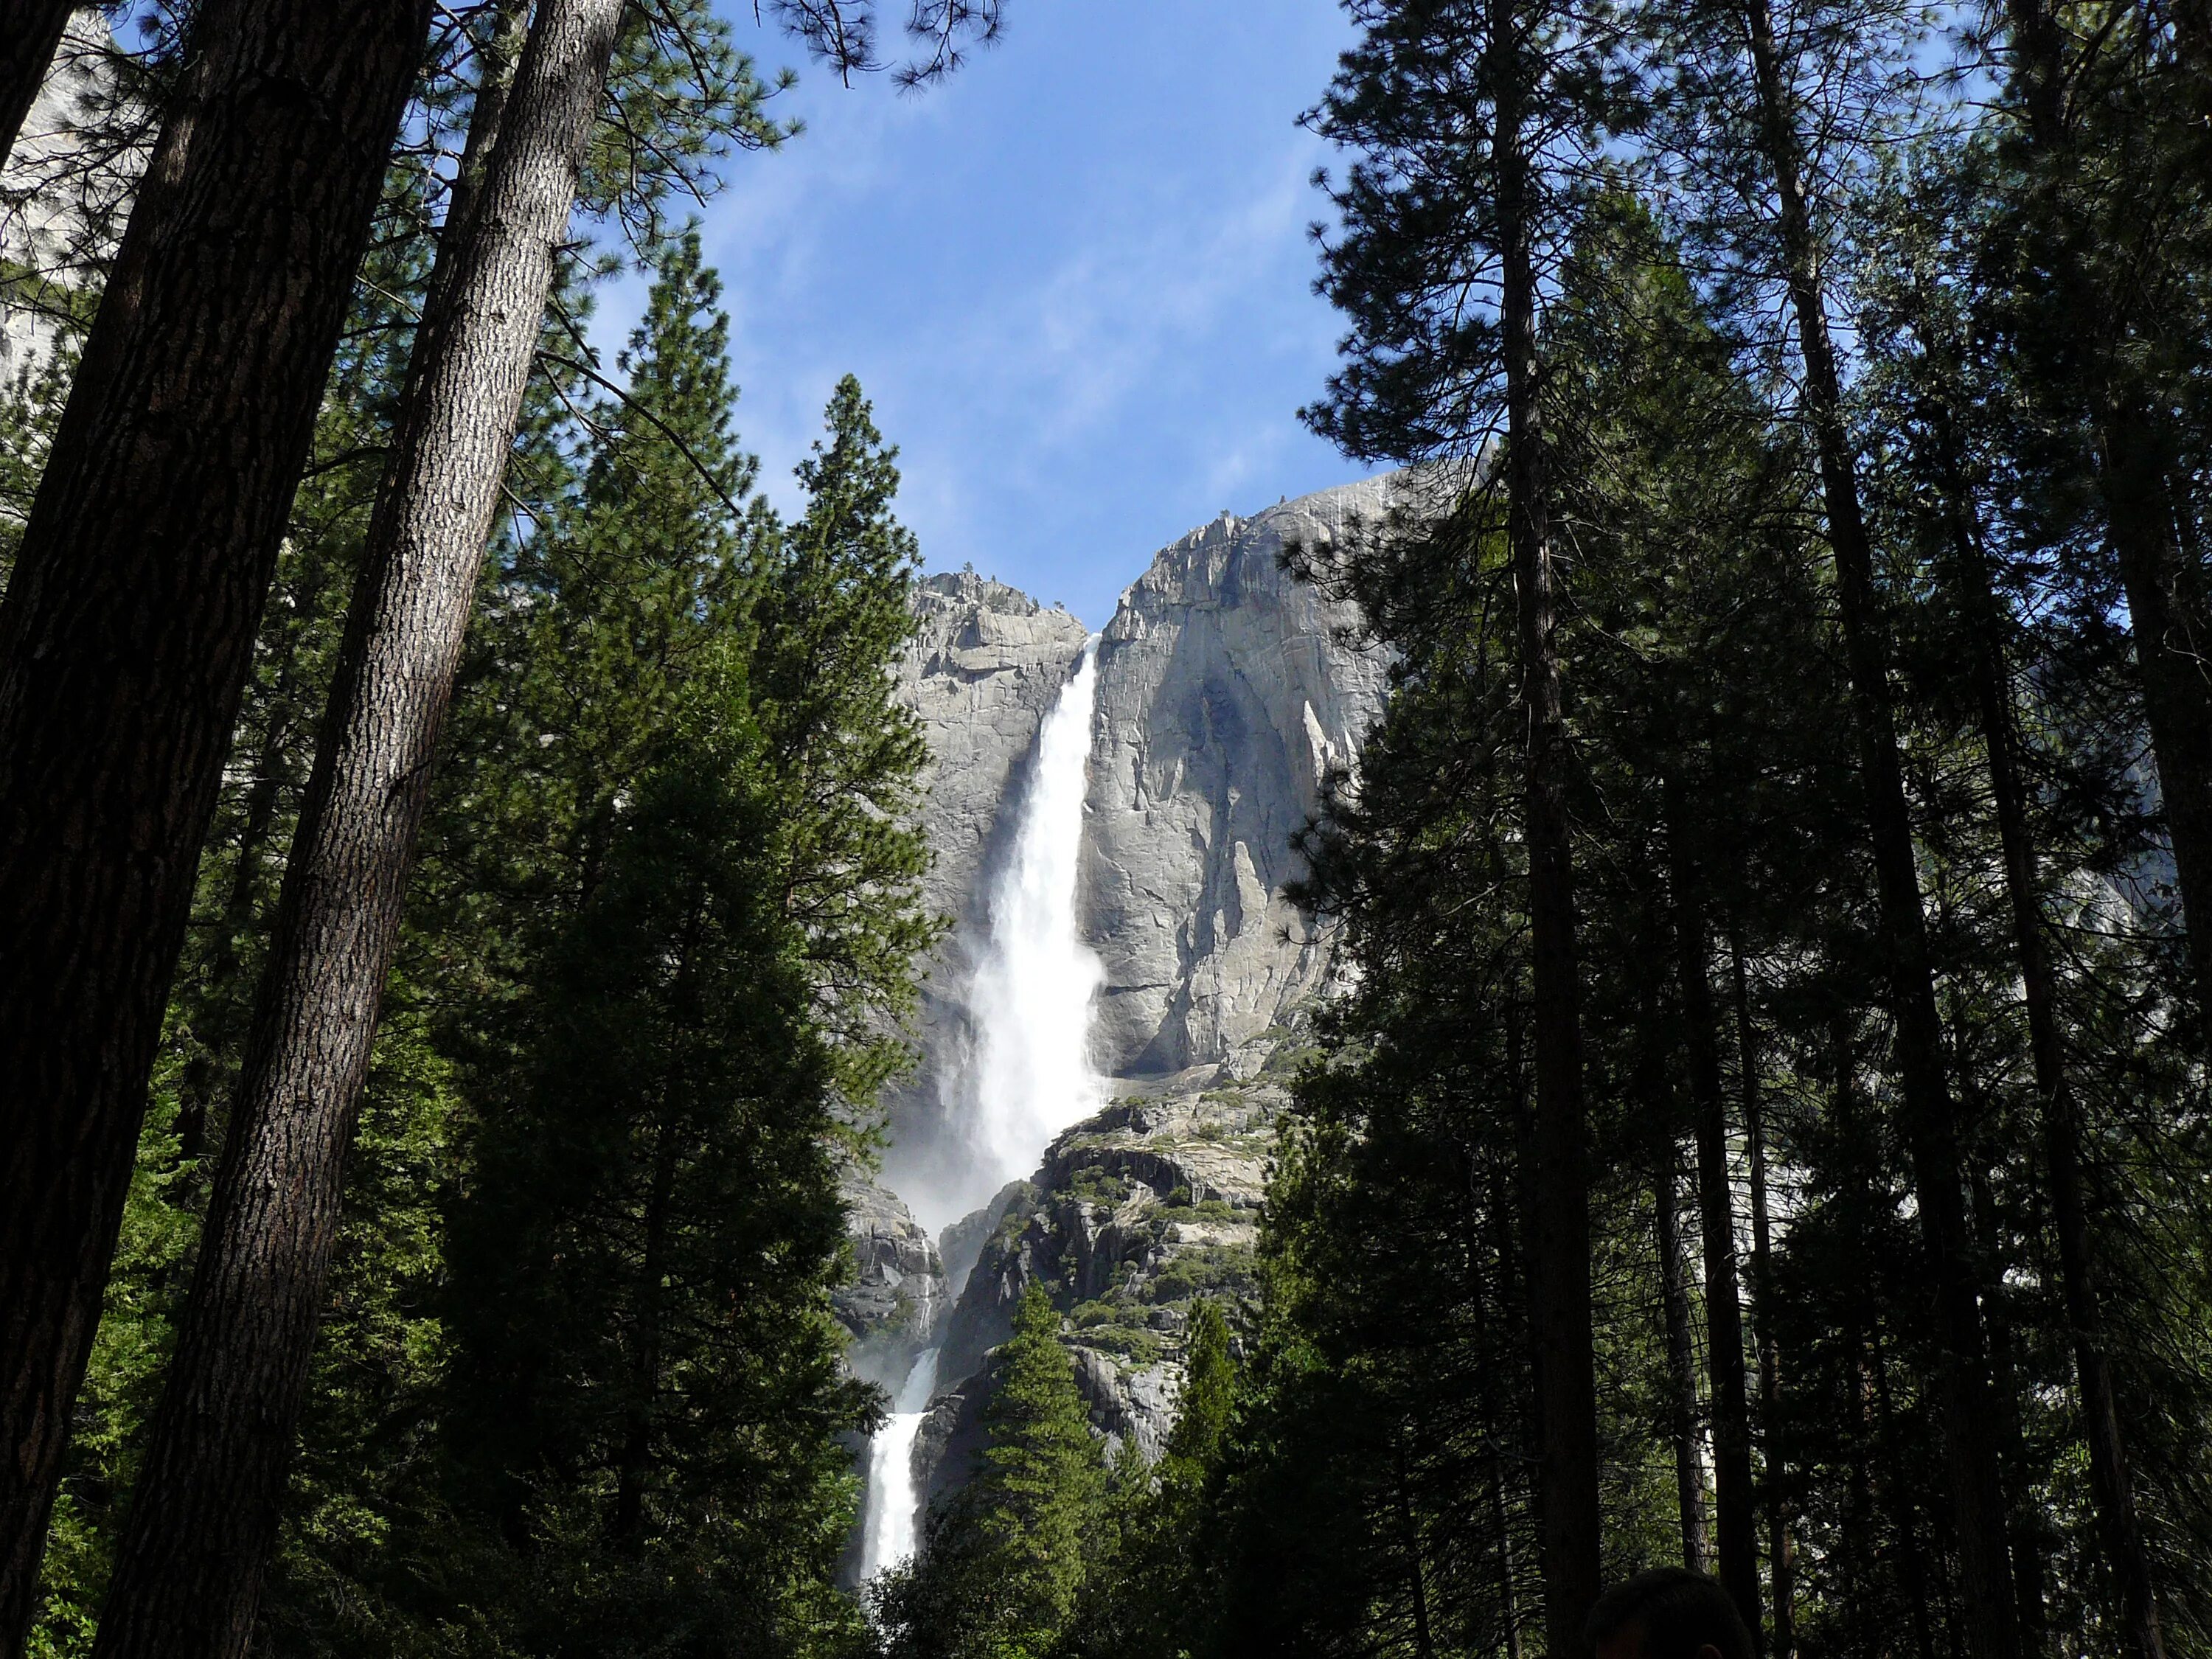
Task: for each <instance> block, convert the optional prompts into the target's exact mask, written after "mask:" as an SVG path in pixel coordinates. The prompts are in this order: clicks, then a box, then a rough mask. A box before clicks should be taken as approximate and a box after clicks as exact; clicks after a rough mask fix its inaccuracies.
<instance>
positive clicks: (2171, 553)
mask: <svg viewBox="0 0 2212 1659" xmlns="http://www.w3.org/2000/svg"><path fill="white" fill-rule="evenodd" d="M2005 13H2006V16H2007V18H2008V21H2009V23H2010V27H2011V34H2012V46H2013V52H2014V57H2015V64H2014V70H2015V77H2014V78H2015V86H2016V87H2017V88H2018V90H2019V93H2020V96H2021V106H2022V108H2023V109H2024V110H2025V112H2026V113H2027V131H2028V137H2029V140H2030V142H2031V143H2032V145H2033V150H2034V152H2035V154H2036V155H2037V156H2038V157H2039V159H2041V160H2043V161H2045V162H2046V163H2047V164H2049V166H2050V167H2051V168H2052V170H2053V173H2054V175H2055V176H2054V177H2053V178H2052V179H2050V180H2049V181H2047V185H2048V188H2050V190H2051V197H2052V204H2053V210H2054V212H2055V215H2056V222H2055V223H2052V224H2051V225H2049V226H2048V227H2047V228H2048V230H2049V232H2050V235H2049V241H2050V244H2051V246H2050V247H2049V248H2048V251H2047V258H2046V264H2047V268H2048V270H2049V271H2050V273H2051V283H2052V285H2053V288H2054V289H2055V295H2054V297H2055V298H2056V299H2057V306H2056V307H2055V311H2056V314H2057V319H2059V326H2061V327H2062V328H2064V329H2067V330H2068V331H2069V332H2070V333H2071V335H2072V339H2071V340H2070V342H2069V343H2070V345H2071V347H2072V356H2073V360H2074V362H2075V365H2076V370H2075V372H2076V373H2077V374H2079V375H2080V377H2081V382H2082V384H2081V400H2082V403H2083V404H2084V406H2085V407H2086V409H2087V413H2088V414H2089V416H2090V418H2091V420H2092V422H2093V425H2094V427H2095V430H2096V435H2097V460H2098V466H2097V494H2098V498H2099V501H2100V503H2101V504H2102V506H2103V507H2104V509H2105V526H2106V536H2107V538H2108V539H2109V542H2110V545H2111V548H2112V556H2113V562H2114V563H2115V565H2116V566H2117V567H2118V572H2119V577H2120V586H2121V591H2122V592H2124V594H2125V595H2126V596H2127V602H2128V620H2129V631H2130V635H2131V636H2132V637H2133V639H2134V641H2135V647H2136V677H2137V678H2138V680H2139V682H2140V684H2141V686H2142V700H2143V719H2144V722H2145V724H2146V725H2148V726H2149V728H2150V740H2151V750H2152V753H2153V755H2154V757H2155V758H2156V760H2157V763H2158V781H2159V793H2160V799H2161V801H2162V803H2163V805H2164V807H2165V812H2166V833H2167V836H2168V837H2169V839H2170V840H2171V842H2172V848H2173V865H2174V876H2175V882H2176V884H2177V885H2178V886H2179V888H2180V890H2181V910H2182V921H2183V926H2184V928H2185V933H2186V938H2187V945H2188V950H2189V962H2190V968H2191V972H2192V974H2193V975H2194V976H2195V978H2196V981H2197V987H2196V988H2197V1008H2198V1014H2199V1017H2200V1018H2201V1020H2202V1022H2203V1026H2204V1029H2205V1030H2206V1032H2207V1034H2208V1036H2212V605H2208V599H2207V595H2206V593H2205V592H2204V589H2203V583H2204V580H2205V577H2204V574H2203V572H2202V571H2201V570H2200V571H2197V572H2195V573H2193V574H2192V572H2191V565H2192V563H2194V562H2195V561H2193V560H2192V559H2191V557H2190V556H2188V554H2187V553H2186V552H2185V550H2184V549H2183V548H2182V546H2181V544H2180V542H2179V538H2177V536H2176V535H2175V533H2174V523H2173V515H2172V508H2171V506H2170V503H2169V498H2168V481H2169V477H2170V475H2171V473H2172V471H2174V470H2175V469H2176V466H2177V456H2176V453H2175V446H2174V436H2173V434H2172V432H2171V430H2170V429H2168V428H2167V426H2166V422H2162V421H2160V419H2159V418H2157V417H2156V416H2154V415H2153V414H2152V412H2151V404H2150V401H2149V399H2148V398H2146V397H2145V396H2144V395H2143V393H2142V392H2141V391H2139V390H2137V389H2136V388H2134V387H2132V386H2130V384H2129V371H2128V368H2127V367H2126V365H2125V364H2124V362H2122V361H2121V360H2120V352H2119V351H2117V350H2116V349H2115V348H2114V344H2113V343H2112V341H2111V340H2110V339H2108V338H2107V337H2106V331H2108V330H2110V329H2111V328H2112V321H2111V319H2112V317H2113V315H2114V313H2115V309H2116V307H2117V305H2118V301H2116V299H2115V298H2114V296H2113V295H2111V294H2109V293H2106V292H2105V291H2104V289H2103V288H2102V287H2101V286H2100V284H2099V283H2096V282H2095V281H2094V280H2093V278H2092V277H2091V276H2090V273H2089V271H2088V270H2087V266H2086V264H2085V263H2084V254H2083V250H2082V246H2081V241H2082V238H2083V236H2084V234H2085V233H2086V227H2083V226H2081V225H2080V224H2078V223H2075V222H2074V218H2073V213H2072V210H2071V209H2070V208H2069V206H2068V198H2069V196H2070V195H2071V194H2072V192H2073V191H2075V190H2077V189H2080V188H2081V184H2080V182H2079V181H2078V180H2077V179H2075V177H2074V176H2073V174H2074V162H2075V152H2076V146H2077V144H2078V142H2079V134H2078V132H2077V131H2076V130H2075V127H2074V125H2073V124H2072V123H2071V121H2070V120H2069V118H2068V115H2067V112H2066V91H2065V88H2066V85H2067V67H2066V55H2065V54H2066V47H2065V33H2064V30H2063V27H2062V25H2061V24H2060V22H2059V20H2058V17H2057V14H2056V13H2055V12H2054V11H2053V10H2052V9H2051V7H2050V6H2049V4H2047V3H2046V0H2007V5H2006V7H2005ZM2176 17H2177V19H2178V20H2179V21H2181V23H2182V25H2183V27H2181V28H2180V30H2179V36H2178V38H2179V40H2181V41H2182V42H2183V43H2184V45H2185V46H2186V45H2187V43H2189V42H2190V41H2191V40H2193V39H2197V38H2200V37H2199V36H2198V35H2197V33H2193V32H2192V29H2191V27H2190V26H2189V25H2190V22H2191V19H2192V18H2193V19H2194V21H2195V23H2196V27H2197V30H2201V29H2202V27H2203V21H2202V13H2201V11H2197V12H2192V11H2191V9H2190V8H2188V7H2183V8H2181V9H2179V10H2178V11H2177V13H2176Z"/></svg>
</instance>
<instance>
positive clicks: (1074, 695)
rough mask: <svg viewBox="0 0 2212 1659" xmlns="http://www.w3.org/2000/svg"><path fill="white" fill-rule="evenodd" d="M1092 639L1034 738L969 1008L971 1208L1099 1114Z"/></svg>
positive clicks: (1100, 979)
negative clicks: (1094, 1030) (1088, 863)
mask: <svg viewBox="0 0 2212 1659" xmlns="http://www.w3.org/2000/svg"><path fill="white" fill-rule="evenodd" d="M1097 685H1098V641H1097V640H1096V639H1093V640H1092V641H1091V643H1090V644H1088V645H1086V646H1085V647H1084V648H1083V660H1082V663H1081V665H1079V667H1078V668H1077V670H1076V673H1075V678H1073V679H1071V680H1070V681H1069V682H1068V683H1067V685H1066V689H1065V690H1062V691H1061V692H1060V701H1059V702H1056V703H1054V705H1053V709H1052V713H1051V714H1048V715H1047V716H1046V717H1045V721H1044V725H1043V726H1042V729H1041V730H1040V731H1039V732H1038V733H1037V763H1036V772H1035V773H1034V774H1033V775H1032V776H1031V778H1030V788H1029V794H1028V798H1027V799H1025V800H1024V802H1023V804H1022V817H1021V822H1020V823H1019V824H1018V826H1017V829H1016V831H1015V835H1014V845H1013V849H1012V858H1011V859H1009V860H1008V861H1007V864H1006V868H1005V869H1004V870H1003V871H1001V872H1000V875H999V878H998V880H997V882H996V883H995V884H994V886H993V888H992V891H991V933H990V939H989V940H988V942H987V945H986V946H985V949H984V952H983V958H982V961H981V963H979V964H978V965H977V967H976V969H975V984H974V986H973V987H971V989H970V991H969V1010H970V1012H972V1013H973V1015H974V1016H975V1024H976V1026H977V1033H976V1044H975V1060H974V1070H973V1072H972V1073H971V1076H970V1078H969V1084H970V1086H971V1088H972V1091H973V1092H972V1095H971V1096H970V1097H969V1105H970V1109H969V1117H968V1122H967V1126H966V1127H967V1133H968V1137H969V1148H970V1167H969V1172H968V1173H969V1177H970V1179H971V1180H973V1181H975V1182H976V1185H975V1188H974V1191H973V1194H972V1195H971V1199H970V1201H971V1202H973V1203H978V1204H980V1203H983V1202H985V1201H987V1200H988V1199H989V1198H990V1196H991V1194H994V1193H995V1192H997V1191H998V1189H999V1188H1001V1187H1003V1186H1005V1185H1006V1183H1007V1182H1010V1181H1018V1180H1019V1179H1020V1178H1021V1177H1022V1176H1026V1175H1028V1174H1029V1173H1030V1170H1034V1169H1036V1161H1037V1158H1038V1155H1039V1154H1040V1153H1042V1152H1043V1151H1044V1149H1045V1147H1046V1146H1047V1145H1048V1143H1049V1142H1050V1141H1051V1139H1052V1138H1053V1137H1054V1135H1056V1134H1058V1133H1060V1131H1061V1130H1062V1129H1065V1128H1066V1127H1068V1126H1069V1125H1070V1124H1073V1123H1075V1122H1078V1121H1080V1120H1081V1119H1083V1118H1085V1117H1088V1116H1089V1115H1091V1113H1092V1112H1094V1111H1096V1110H1097V1109H1098V1106H1099V1103H1100V1095H1101V1090H1100V1087H1099V1083H1098V1079H1097V1074H1096V1073H1094V1072H1093V1071H1092V1070H1091V1003H1092V1001H1093V1000H1095V999H1096V998H1097V994H1098V987H1100V986H1101V985H1102V984H1103V983H1104V982H1105V978H1106V971H1105V969H1104V968H1103V966H1102V965H1101V964H1100V963H1099V960H1098V957H1097V954H1096V953H1095V952H1093V951H1091V947H1090V946H1089V945H1085V943H1084V942H1083V935H1082V933H1081V932H1080V930H1079V927H1078V924H1077V914H1076V897H1077V895H1076V881H1077V876H1078V866H1079V854H1080V853H1081V851H1082V848H1083V801H1084V797H1085V794H1086V793H1089V784H1090V779H1089V772H1088V763H1089V761H1090V758H1091V702H1092V699H1093V698H1094V696H1096V694H1097Z"/></svg>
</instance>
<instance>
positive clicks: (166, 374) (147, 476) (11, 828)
mask: <svg viewBox="0 0 2212 1659" xmlns="http://www.w3.org/2000/svg"><path fill="white" fill-rule="evenodd" d="M429 9H430V8H429V4H428V0H362V3H360V4H356V5H352V6H347V7H343V8H339V7H332V6H330V5H327V4H325V3H320V0H208V3H207V4H206V6H205V7H204V9H203V10H202V12H201V14H200V17H199V21H198V25H197V31H196V33H195V37H194V38H195V41H196V52H197V61H196V63H195V65H194V68H193V70H192V72H191V75H190V76H188V78H187V82H186V84H185V87H184V88H182V89H181V93H180V96H179V103H178V106H177V107H176V108H175V109H174V110H173V112H171V113H170V115H169V118H168V119H167V123H166V124H165V125H164V128H163V131H162V136H161V142H160V144H159V146H158V147H157V149H156V152H155V157H154V160H153V163H152V165H151V167H149V169H148V171H147V173H146V176H145V178H144V179H143V182H142V183H141V185H140V187H139V191H138V197H137V206H136V208H135V210H133V212H132V214H131V222H130V226H129V228H128V229H127V231H126V232H125V236H124V239H123V245H122V247H121V248H120V250H119V251H118V254H117V257H116V261H115V264H114V268H113V271H112V275H111V276H110V277H109V280H108V283H107V286H106V290H105V291H104V293H103V294H102V296H101V299H100V313H99V316H98V318H97V319H96V320H95V322H94V326H93V331H92V335H91V337H90V339H89V341H88V343H87V347H86V350H85V353H84V356H83V359H82V362H81V363H80V364H79V367H78V370H77V375H76V384H75V386H74V387H73V389H72V391H71V392H70V400H69V405H68V408H67V410H65V411H64V415H63V417H62V421H61V425H60V428H59V430H58V432H57V433H56V434H55V436H54V443H53V448H52V452H51V454H50V456H49V459H48V460H47V464H46V472H45V476H44V477H43V478H42V479H41V480H40V486H39V493H38V497H37V500H36V501H35V502H34V503H33V507H32V510H31V516H30V520H29V522H28V524H27V526H25V529H24V532H23V539H22V543H21V551H20V553H19V554H18V556H17V559H16V565H15V577H14V580H12V582H11V583H10V584H9V589H8V594H7V600H6V604H5V605H4V607H0V803H4V804H5V805H4V807H0V939H6V940H7V949H6V951H5V954H4V956H0V1078H5V1079H7V1085H6V1086H7V1090H8V1110H7V1112H6V1114H5V1122H4V1125H0V1192H4V1193H6V1194H8V1201H7V1203H6V1204H5V1205H4V1206H0V1650H3V1649H5V1648H7V1647H9V1646H12V1645H13V1644H15V1642H16V1641H18V1640H19V1639H20V1637H21V1632H22V1631H23V1630H24V1628H25V1626H26V1625H27V1622H28V1620H29V1617H30V1609H31V1598H32V1595H33V1577H34V1576H35V1574H36V1572H37V1569H38V1562H39V1556H40V1546H41V1544H42V1541H43V1540H44V1538H45V1534H46V1514H47V1510H48V1506H49V1504H51V1502H52V1497H53V1485H54V1480H55V1477H56V1474H57V1471H58V1467H59V1462H60V1457H61V1449H62V1443H63V1440H64V1435H65V1433H66V1429H67V1425H68V1422H69V1417H70V1405H71V1401H73V1399H74V1397H75V1395H76V1388H77V1383H78V1382H79V1380H80V1378H81V1377H82V1374H83V1369H84V1364H85V1358H86V1354H87V1352H88V1348H89V1345H90V1341H91V1335H92V1328H93V1324H94V1321H95V1320H96V1319H97V1317H98V1316H99V1311H100V1291H101V1287H102V1286H103V1285H104V1284H105V1283H106V1276H107V1268H108V1263H109V1261H110V1258H111V1257H112V1255H113V1254H114V1249H115V1237H116V1230H117V1228H118V1225H120V1222H121V1218H122V1212H123V1196H124V1192H125V1188H126V1187H127V1185H128V1183H129V1181H130V1177H131V1157H132V1152H133V1150H134V1148H135V1147H136V1146H137V1139H138V1127H139V1121H140V1119H141V1118H142V1116H143V1114H144V1111H145V1104H146V1081H147V1075H148V1073H149V1069H150V1067H151V1066H152V1064H153V1058H154V1049H155V1043H156V1042H157V1041H158V1040H159V1036H160V1032H161V1012H162V1006H163V1002H164V1000H165V998H166V996H167V990H168V982H169V976H170V975H171V973H172V972H173V969H174V968H175V965H176V960H177V952H178V951H179V948H180V946H181V945H182V942H183V937H184V929H185V918H186V912H187V909H188V907H189V904H190V902H191V891H192V881H193V876H194V873H195V871H196V869H197V860H198V855H199V850H200V843H201V841H202V840H203V838H204V836H205V835H206V832H207V825H208V820H209V817H210V813H211V812H212V811H213V810H214V806H215V800H216V790H217V787H218V785H219V782H220V780H221V777H222V761H223V756H224V753H225V751H226V750H228V746H229V742H230V732H231V725H232V722H233V721H234V720H235V718H236V716H237V713H238V703H239V697H240V692H241V690H243V688H244V685H245V682H246V673H247V671H248V669H249V667H250V665H251V663H252V649H253V638H254V633H255V629H256V628H257V626H258V623H259V621H260V616H261V607H262V605H263V602H264V599H265V598H266V596H267V593H268V591H269V582H270V574H271V572H272V571H273V570H274V568H275V564H276V550H277V544H278V543H279V541H280V539H281V538H282V537H283V532H284V524H285V517H286V512H287V509H288V507H289V504H290V501H291V499H292V492H293V490H294V489H295V486H296V485H297V483H298V482H299V477H300V470H301V465H303V464H304V462H305V460H306V458H307V446H308V443H309V441H310V440H311V438H312V436H313V429H314V420H315V410H316V405H317V402H318V400H319V398H320V396H321V392H322V388H323V382H324V379H325V375H326V374H327V373H328V371H329V367H330V361H331V352H332V350H333V349H334V348H335V346H336V344H337V337H338V332H339V330H340V328H341V327H342V325H343V320H344V314H345V307H346V301H347V296H348V295H349V291H350V289H351V286H352V281H353V275H354V270H355V268H356V265H357V264H359V262H360V258H361V252H362V246H363V244H364V242H365V241H366V239H367V237H368V228H369V220H370V216H371V215H372V213H373V212H374V208H375V204H376V199H377V192H378V189H379V187H380V183H381V181H382V179H383V177H384V171H385V167H386V159H387V156H388V155H389V152H390V149H391V146H392V137H393V136H394V134H395V133H396V132H397V131H398V125H399V116H400V111H401V108H402V106H403V104H404V101H405V99H406V95H407V90H408V88H409V86H410V82H411V81H412V79H413V76H414V73H415V69H416V60H417V58H419V56H420V54H421V52H422V45H423V41H424V40H425V39H426V38H427V36H428V27H429Z"/></svg>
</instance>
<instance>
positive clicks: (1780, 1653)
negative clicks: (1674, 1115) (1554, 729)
mask: <svg viewBox="0 0 2212 1659" xmlns="http://www.w3.org/2000/svg"><path fill="white" fill-rule="evenodd" d="M1729 977H1730V979H1731V981H1732V982H1733V984H1734V987H1735V1042H1736V1080H1737V1086H1738V1088H1739V1090H1740V1091H1741V1096H1742V1100H1743V1139H1744V1156H1745V1158H1746V1160H1747V1162H1748V1163H1749V1164H1750V1165H1751V1300H1752V1318H1753V1330H1754V1332H1755V1333H1756V1340H1755V1343H1754V1346H1756V1347H1757V1349H1758V1351H1759V1423H1760V1425H1761V1427H1762V1429H1763V1431H1764V1435H1765V1449H1766V1562H1767V1569H1768V1571H1770V1572H1771V1574H1772V1576H1773V1604H1774V1656H1775V1659H1790V1656H1791V1655H1792V1654H1793V1653H1795V1652H1796V1647H1797V1611H1796V1603H1797V1559H1796V1541H1795V1540H1794V1538H1793V1537H1792V1535H1791V1534H1790V1465H1789V1460H1788V1458H1787V1456H1786V1455H1785V1452H1786V1448H1785V1446H1784V1443H1783V1435H1782V1345H1781V1343H1780V1341H1779V1340H1777V1338H1776V1336H1775V1334H1774V1318H1775V1303H1774V1253H1773V1235H1772V1231H1771V1228H1770V1226H1769V1223H1768V1212H1767V1202H1766V1114H1765V1110H1764V1109H1763V1107H1762V1105H1761V1103H1760V1095H1759V1043H1758V1033H1757V1032H1756V1031H1755V1030H1753V1026H1752V1023H1751V976H1750V975H1748V974H1747V973H1746V972H1745V971H1744V965H1743V945H1742V944H1741V941H1740V940H1739V939H1736V937H1735V935H1734V934H1733V933H1731V934H1730V935H1729Z"/></svg>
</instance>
